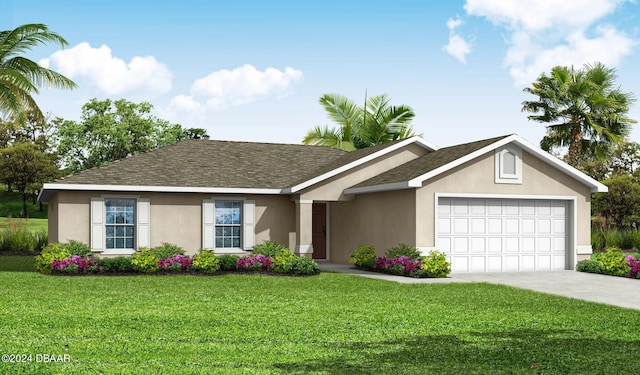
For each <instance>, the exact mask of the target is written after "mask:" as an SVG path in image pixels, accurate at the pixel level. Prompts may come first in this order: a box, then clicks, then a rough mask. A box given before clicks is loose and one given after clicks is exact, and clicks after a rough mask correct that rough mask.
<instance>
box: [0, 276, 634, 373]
mask: <svg viewBox="0 0 640 375" xmlns="http://www.w3.org/2000/svg"><path fill="white" fill-rule="evenodd" d="M0 285H4V286H5V288H4V292H3V293H0V319H1V321H2V324H0V337H2V340H0V353H2V354H8V353H21V354H32V355H33V356H34V357H33V358H35V355H36V354H38V353H50V354H55V355H58V354H68V355H69V356H70V358H71V361H70V362H69V363H57V364H51V363H48V364H47V363H34V362H32V363H19V364H16V363H14V364H9V363H0V373H12V374H16V373H23V374H34V373H46V374H143V373H149V374H151V373H155V374H160V373H161V374H205V373H207V374H215V373H220V374H228V373H231V374H234V373H237V374H249V373H250V374H269V373H273V374H278V373H282V374H285V373H299V374H301V373H309V372H311V373H322V374H379V373H383V374H384V373H393V374H428V373H433V374H461V373H462V374H467V373H473V374H483V373H485V374H533V373H545V374H554V373H576V374H578V373H591V374H595V373H597V374H607V373H611V374H614V373H633V372H634V371H637V370H638V369H640V356H638V355H637V353H639V352H640V311H636V310H629V309H622V308H617V307H612V306H606V305H599V304H595V303H590V302H583V301H578V300H572V299H567V298H562V297H556V296H550V295H544V294H539V293H534V292H529V291H524V290H519V289H515V288H509V287H504V286H497V285H490V284H419V285H403V284H397V283H392V282H386V281H380V280H373V279H366V278H362V277H357V276H353V275H343V274H333V273H323V274H321V275H320V276H316V277H308V278H291V277H269V276H259V275H226V276H213V277H195V276H184V275H181V276H164V277H163V276H120V277H104V276H103V277H100V276H98V277H78V276H75V277H73V276H70V277H65V276H44V275H39V274H36V273H17V272H0Z"/></svg>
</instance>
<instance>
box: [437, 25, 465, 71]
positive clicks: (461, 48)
mask: <svg viewBox="0 0 640 375" xmlns="http://www.w3.org/2000/svg"><path fill="white" fill-rule="evenodd" d="M460 25H462V20H461V19H460V18H456V19H452V18H449V19H448V20H447V28H448V29H449V43H447V45H445V46H444V47H442V49H444V50H445V51H447V53H448V54H450V55H451V56H453V57H455V58H456V59H458V61H460V62H461V63H464V64H466V62H467V55H468V54H469V53H470V52H471V44H469V43H468V42H467V41H466V40H465V39H464V38H463V37H462V35H460V34H459V33H457V32H456V28H457V27H459V26H460Z"/></svg>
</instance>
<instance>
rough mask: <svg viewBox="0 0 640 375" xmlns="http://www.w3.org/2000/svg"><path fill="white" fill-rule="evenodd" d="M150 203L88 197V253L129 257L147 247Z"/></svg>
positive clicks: (117, 197) (127, 198) (138, 199)
mask: <svg viewBox="0 0 640 375" xmlns="http://www.w3.org/2000/svg"><path fill="white" fill-rule="evenodd" d="M150 208H151V205H150V201H149V199H148V198H141V197H139V196H124V195H122V196H121V195H103V196H99V197H91V232H90V234H91V239H90V242H91V249H92V250H93V251H96V252H100V253H102V254H105V255H106V254H109V255H130V254H133V253H134V252H135V251H136V250H137V249H139V248H141V247H149V243H150V231H149V225H150Z"/></svg>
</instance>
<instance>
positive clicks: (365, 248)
mask: <svg viewBox="0 0 640 375" xmlns="http://www.w3.org/2000/svg"><path fill="white" fill-rule="evenodd" d="M349 262H350V263H351V264H354V265H355V266H356V267H357V268H360V269H364V270H371V269H373V267H374V265H375V264H376V249H375V247H373V246H369V245H364V244H363V245H360V246H359V247H358V248H357V249H356V250H354V251H353V252H352V253H351V256H349Z"/></svg>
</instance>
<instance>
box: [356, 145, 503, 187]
mask: <svg viewBox="0 0 640 375" xmlns="http://www.w3.org/2000/svg"><path fill="white" fill-rule="evenodd" d="M506 137H508V135H505V136H502V137H496V138H490V139H484V140H481V141H476V142H471V143H465V144H461V145H456V146H450V147H444V148H441V149H439V150H437V151H433V152H430V153H428V154H425V155H423V156H421V157H419V158H417V159H414V160H411V161H409V162H407V163H404V164H402V165H400V166H397V167H395V168H393V169H391V170H389V171H387V172H384V173H382V174H379V175H377V176H375V177H372V178H370V179H368V180H366V181H363V182H361V183H359V184H357V185H354V186H352V187H354V188H357V187H365V186H376V185H384V184H392V183H398V182H405V181H409V180H412V179H414V178H416V177H418V176H421V175H423V174H425V173H428V172H431V171H433V170H435V169H437V168H440V167H442V166H444V165H447V164H449V163H451V162H453V161H455V160H457V159H460V158H461V157H464V156H466V155H469V154H470V153H472V152H475V151H478V150H480V149H481V148H483V147H486V146H489V145H491V144H493V143H495V142H498V141H499V140H501V139H504V138H506Z"/></svg>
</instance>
